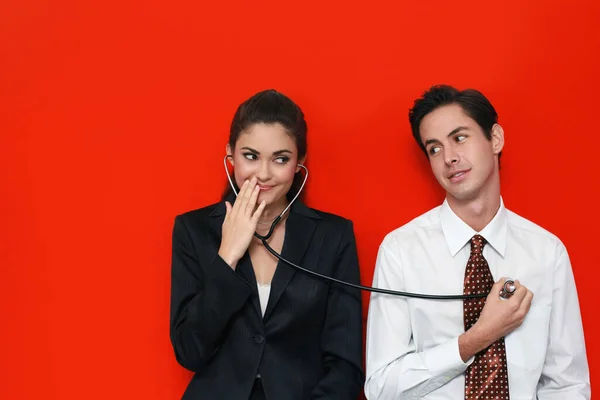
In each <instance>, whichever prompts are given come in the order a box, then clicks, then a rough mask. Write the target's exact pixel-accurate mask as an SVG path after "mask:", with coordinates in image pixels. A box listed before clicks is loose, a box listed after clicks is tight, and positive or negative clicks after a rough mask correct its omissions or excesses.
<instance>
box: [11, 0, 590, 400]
mask: <svg viewBox="0 0 600 400" xmlns="http://www.w3.org/2000/svg"><path fill="white" fill-rule="evenodd" d="M211 3H216V2H211ZM207 4H208V2H196V1H191V0H181V1H166V0H154V1H139V0H127V1H116V0H107V1H103V2H86V1H75V0H55V1H52V2H51V1H47V0H46V1H44V0H5V1H3V2H2V3H1V4H0V132H1V143H0V179H1V186H0V190H1V192H0V205H1V211H0V218H1V220H0V267H1V268H0V271H1V272H0V274H1V275H0V305H1V307H2V309H1V320H2V323H1V326H0V363H1V371H0V398H2V399H10V400H13V399H34V398H35V399H60V400H67V399H81V398H85V399H105V398H111V399H130V398H140V399H178V398H180V396H181V393H182V392H183V390H184V388H185V386H186V384H187V382H188V381H189V378H190V373H188V372H187V371H185V370H184V369H183V368H181V367H180V366H178V364H177V363H176V362H175V359H174V357H173V354H172V350H171V347H170V343H169V337H168V318H169V315H168V309H169V279H170V248H171V242H170V240H171V228H172V224H173V218H174V216H175V215H176V214H178V213H181V212H184V211H187V210H190V209H193V208H198V207H202V206H205V205H208V204H210V203H213V202H215V201H217V200H218V198H219V195H220V193H221V190H222V189H223V186H224V184H225V176H224V174H223V170H222V157H223V155H224V148H225V143H226V140H227V132H228V128H229V123H230V120H231V118H232V116H233V113H234V111H235V108H236V107H237V105H238V104H239V103H240V102H241V101H243V100H244V99H246V98H247V97H249V96H250V95H252V94H253V93H254V92H256V91H258V90H262V89H265V88H270V87H274V88H276V89H278V90H280V91H283V92H284V93H286V94H288V95H289V96H290V97H292V98H293V99H294V100H295V101H297V102H298V103H299V104H300V106H301V107H302V108H303V110H304V111H305V113H306V115H307V120H308V123H309V149H308V159H309V162H308V165H309V166H310V168H311V175H310V184H309V186H308V189H307V190H308V203H309V205H311V206H313V207H316V208H319V209H322V210H325V211H330V212H334V213H338V214H341V215H344V216H346V217H348V218H351V219H352V220H353V221H354V222H355V229H356V235H357V240H358V251H359V258H360V262H361V270H362V279H363V282H364V283H366V284H370V282H371V277H372V271H373V266H374V262H375V257H376V253H377V248H378V246H379V244H380V242H381V240H382V239H383V237H384V235H385V234H386V233H387V232H389V231H391V230H392V229H394V228H396V227H398V226H400V225H402V224H404V223H406V222H407V221H409V220H410V219H412V218H414V217H415V216H417V215H419V214H420V213H422V212H424V211H426V210H428V209H430V208H431V207H434V206H436V205H438V204H439V203H440V202H441V201H442V199H443V193H442V192H441V191H440V189H439V188H438V187H437V186H436V183H435V182H434V179H433V178H432V177H431V174H430V171H429V166H428V164H427V161H426V159H425V157H424V156H423V155H422V154H421V153H420V150H419V149H418V147H417V145H416V144H415V143H414V142H413V139H412V137H411V136H410V129H409V125H408V121H407V111H408V108H409V107H410V106H411V104H412V100H413V99H414V98H416V97H418V96H419V95H420V94H421V92H422V91H423V90H424V89H426V88H427V87H429V86H430V85H432V84H436V83H449V84H452V85H456V86H458V87H459V88H465V87H475V88H478V89H480V90H482V91H483V92H484V93H485V94H486V95H487V96H488V97H489V98H490V100H491V101H492V103H493V104H494V105H495V106H496V108H497V110H498V112H499V114H500V122H501V124H502V125H503V127H504V129H505V133H506V147H505V151H504V154H503V159H502V172H501V179H502V192H503V196H504V200H505V203H506V205H507V206H508V207H509V208H510V209H512V210H513V211H515V212H517V213H519V214H521V215H523V216H525V217H527V218H528V219H530V220H532V221H534V222H536V223H538V224H540V225H542V226H543V227H545V228H547V229H549V230H551V231H552V232H553V233H555V234H556V235H558V236H559V237H560V238H561V239H562V240H563V242H564V243H565V244H566V246H567V248H568V250H569V252H570V255H571V259H572V263H573V269H574V271H575V277H576V281H577V285H578V288H579V293H580V302H581V309H582V314H583V321H584V328H585V333H586V341H587V347H588V355H589V362H590V367H591V374H592V382H593V384H598V383H600V375H599V372H598V371H600V369H599V368H600V367H599V364H598V363H599V361H598V354H600V345H598V341H597V339H598V338H599V337H600V325H599V324H598V322H597V321H595V320H594V314H593V307H594V305H593V303H594V300H595V296H597V288H596V286H597V281H598V278H599V274H600V272H598V267H599V263H598V261H597V259H596V258H595V256H596V255H597V252H598V250H597V247H598V240H597V238H596V232H597V229H598V228H597V227H598V224H599V223H600V215H599V212H598V181H599V179H598V175H599V173H600V168H599V167H598V154H599V153H598V151H599V146H598V137H599V136H598V133H597V130H598V122H597V113H598V112H597V109H598V93H600V84H599V80H598V71H600V63H599V60H598V54H599V51H600V35H599V31H598V26H597V25H598V21H599V16H600V13H599V11H600V6H599V5H598V2H595V1H593V0H589V1H569V2H567V1H566V0H565V1H553V2H546V1H542V0H535V1H529V2H525V1H521V0H510V1H503V2H502V1H496V2H481V1H475V0H473V1H466V2H465V1H459V2H448V1H444V0H430V1H413V2H398V1H382V2H372V1H371V2H366V1H357V2H354V3H352V4H350V3H348V2H342V1H336V2H334V1H303V2H280V1H279V2H275V1H269V2H265V1H252V2H249V1H239V0H238V1H233V2H227V3H224V4H223V5H215V4H211V5H207ZM367 299H368V298H367V297H366V296H365V316H366V307H367V302H366V300H367Z"/></svg>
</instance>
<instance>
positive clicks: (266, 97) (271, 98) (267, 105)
mask: <svg viewBox="0 0 600 400" xmlns="http://www.w3.org/2000/svg"><path fill="white" fill-rule="evenodd" d="M254 124H267V125H270V124H281V126H283V128H284V129H285V130H286V132H287V133H288V134H289V135H290V136H291V137H292V138H293V139H294V141H295V142H296V147H297V149H298V160H301V159H302V158H304V157H305V156H306V147H307V143H306V132H307V126H306V121H305V120H304V113H303V112H302V110H301V109H300V107H298V105H297V104H296V103H294V102H293V101H292V100H291V99H290V98H289V97H287V96H286V95H284V94H283V93H280V92H278V91H276V90H274V89H269V90H264V91H262V92H258V93H256V94H255V95H254V96H252V97H250V98H249V99H248V100H246V101H244V102H243V103H242V104H240V105H239V107H238V109H237V110H236V112H235V115H234V116H233V121H231V128H230V130H229V146H230V147H231V150H232V151H233V150H234V149H235V145H236V143H237V140H238V138H239V137H240V135H241V134H242V133H243V132H244V131H245V130H246V129H248V128H249V127H250V126H252V125H254ZM303 180H304V175H303V171H299V172H297V173H296V174H295V175H294V181H293V182H292V186H291V188H290V190H289V192H288V193H287V197H288V198H289V199H291V198H292V197H294V196H295V195H296V193H298V190H300V187H301V186H302V182H303ZM233 184H234V185H235V186H236V190H238V191H239V188H238V187H237V184H236V183H235V181H234V182H233ZM231 193H232V190H231V187H230V185H229V182H227V187H226V189H225V192H224V194H223V198H225V197H227V196H228V195H229V194H231ZM303 194H304V193H301V194H300V199H302V198H303V197H304V196H303Z"/></svg>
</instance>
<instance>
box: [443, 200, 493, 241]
mask: <svg viewBox="0 0 600 400" xmlns="http://www.w3.org/2000/svg"><path fill="white" fill-rule="evenodd" d="M447 200H448V205H449V206H450V208H451V209H452V211H454V213H455V214H456V215H457V216H458V218H460V219H461V220H463V221H464V222H465V223H466V224H467V225H469V226H470V227H471V228H473V230H475V231H477V232H481V231H482V230H483V228H485V227H486V226H487V224H489V223H490V221H491V220H492V219H493V218H494V216H495V215H496V213H497V212H498V209H499V208H500V192H499V191H498V192H497V193H488V194H482V195H481V196H478V197H477V198H475V199H472V200H466V201H465V200H458V199H456V198H453V197H451V196H448V197H447Z"/></svg>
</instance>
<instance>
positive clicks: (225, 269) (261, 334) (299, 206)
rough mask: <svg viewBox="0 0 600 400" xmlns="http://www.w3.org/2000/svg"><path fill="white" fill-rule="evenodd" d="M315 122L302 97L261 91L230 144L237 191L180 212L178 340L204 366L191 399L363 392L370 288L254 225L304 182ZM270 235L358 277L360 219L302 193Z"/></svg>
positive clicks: (350, 396) (272, 399) (281, 398)
mask: <svg viewBox="0 0 600 400" xmlns="http://www.w3.org/2000/svg"><path fill="white" fill-rule="evenodd" d="M306 131H307V128H306V122H305V120H304V114H303V113H302V111H301V110H300V108H299V107H298V106H297V105H296V104H295V103H294V102H293V101H292V100H290V99H289V98H287V97H286V96H284V95H283V94H281V93H278V92H276V91H274V90H267V91H263V92H260V93H257V94H256V95H254V96H253V97H251V98H250V99H248V100H247V101H245V102H244V103H242V104H241V105H240V106H239V108H238V110H237V112H236V114H235V116H234V118H233V122H232V124H231V130H230V137H229V143H228V144H227V147H226V151H227V155H228V156H230V157H228V159H229V161H230V163H231V165H232V166H233V170H234V173H233V176H234V179H233V182H232V183H233V185H234V186H235V190H236V192H238V195H237V197H236V195H235V193H233V192H232V193H229V194H228V195H226V198H225V200H224V201H222V202H220V203H217V204H214V205H211V206H208V207H205V208H201V209H199V210H195V211H191V212H188V213H185V214H183V215H179V216H177V217H176V218H175V226H174V229H173V259H172V288H171V290H172V291H171V342H172V344H173V348H174V351H175V356H176V358H177V360H178V362H179V363H180V364H181V365H182V366H183V367H185V368H187V369H189V370H191V371H193V372H195V375H194V377H193V378H192V381H191V382H190V384H189V386H188V388H187V390H186V392H185V393H184V395H183V400H192V399H232V400H238V399H239V400H248V399H268V400H286V399H290V400H292V399H293V400H296V399H298V400H300V399H321V398H323V399H324V398H327V399H340V400H341V399H347V400H355V399H356V398H357V396H358V395H359V393H360V391H361V388H362V385H363V383H364V376H363V371H362V318H361V297H360V293H359V292H358V291H357V290H354V289H347V288H346V287H342V286H340V285H338V284H331V283H330V282H329V281H326V280H322V279H320V278H316V277H314V276H312V275H309V274H307V273H305V272H303V271H297V270H296V269H295V268H293V267H291V266H289V265H287V264H285V263H283V262H278V260H277V258H275V257H274V256H273V255H272V254H271V253H269V252H268V251H267V249H266V248H265V247H264V246H263V245H262V243H261V242H260V241H259V240H258V239H257V238H256V237H254V236H253V235H254V232H255V231H256V232H258V233H259V234H261V235H264V234H266V233H267V232H268V231H269V228H270V226H271V222H272V221H273V220H274V219H275V218H276V217H277V216H278V215H280V213H281V212H282V211H283V210H284V209H285V208H286V207H287V206H288V205H289V202H290V200H292V198H293V197H294V196H295V195H296V194H297V193H298V190H299V188H300V186H301V183H302V181H303V173H302V171H301V169H302V168H301V167H300V166H299V165H298V164H302V163H303V162H304V160H305V158H306V147H307V145H306ZM268 244H269V245H270V246H271V247H272V248H273V249H274V250H275V251H277V252H278V253H280V254H281V255H282V256H283V257H284V258H286V259H288V260H290V261H292V262H294V263H296V264H298V265H301V266H303V267H304V268H308V269H311V270H314V271H317V272H319V273H322V274H325V275H328V276H333V277H335V278H338V279H342V280H345V281H348V282H352V283H355V284H358V283H359V268H358V260H357V255H356V245H355V240H354V232H353V226H352V222H351V221H349V220H346V219H343V218H341V217H339V216H336V215H332V214H328V213H325V212H321V211H317V210H313V209H311V208H308V207H307V206H305V205H304V204H303V203H302V202H301V201H300V200H296V201H295V202H294V203H293V204H292V206H291V207H290V209H289V210H288V211H287V212H286V213H285V214H284V215H283V218H282V219H281V221H280V222H279V223H278V224H277V225H276V228H275V229H274V231H273V234H272V236H271V237H270V238H269V240H268Z"/></svg>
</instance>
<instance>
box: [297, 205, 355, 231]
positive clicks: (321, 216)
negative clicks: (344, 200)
mask: <svg viewBox="0 0 600 400" xmlns="http://www.w3.org/2000/svg"><path fill="white" fill-rule="evenodd" d="M306 208H307V209H308V210H310V211H312V212H313V213H314V215H315V216H316V217H317V219H318V220H319V222H320V223H323V224H329V225H333V226H337V227H344V228H345V227H346V226H348V225H350V226H352V220H351V219H350V218H348V217H346V216H343V215H340V214H334V213H332V212H327V211H323V210H320V209H316V208H312V207H308V206H307V207H306Z"/></svg>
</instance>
